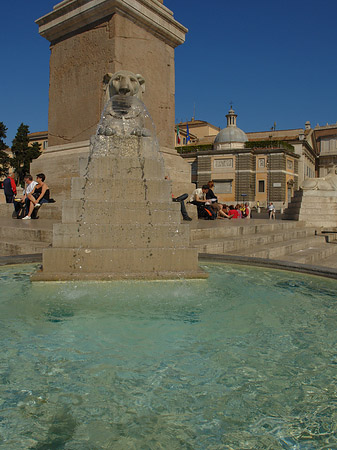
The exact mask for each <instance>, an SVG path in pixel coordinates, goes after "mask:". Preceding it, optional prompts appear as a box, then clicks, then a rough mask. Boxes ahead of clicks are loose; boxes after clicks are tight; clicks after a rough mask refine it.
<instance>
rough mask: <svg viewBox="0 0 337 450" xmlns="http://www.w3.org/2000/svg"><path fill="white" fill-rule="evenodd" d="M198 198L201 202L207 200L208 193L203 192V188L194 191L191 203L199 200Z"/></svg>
mask: <svg viewBox="0 0 337 450" xmlns="http://www.w3.org/2000/svg"><path fill="white" fill-rule="evenodd" d="M197 197H198V199H200V200H206V193H205V192H202V189H201V188H198V189H194V191H193V194H192V197H191V201H193V200H197Z"/></svg>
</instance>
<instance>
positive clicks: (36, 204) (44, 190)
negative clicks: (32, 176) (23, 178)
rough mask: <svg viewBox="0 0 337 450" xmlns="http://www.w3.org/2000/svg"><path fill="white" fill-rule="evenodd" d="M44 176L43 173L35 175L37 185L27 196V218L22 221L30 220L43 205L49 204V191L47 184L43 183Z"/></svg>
mask: <svg viewBox="0 0 337 450" xmlns="http://www.w3.org/2000/svg"><path fill="white" fill-rule="evenodd" d="M45 179H46V176H45V174H44V173H39V174H37V175H36V181H37V185H36V186H35V187H34V189H33V191H32V192H31V193H30V194H29V195H28V198H29V200H30V205H29V211H28V214H27V216H25V217H24V218H23V219H22V220H27V219H31V218H32V216H33V217H34V216H35V215H36V211H37V210H38V209H39V208H40V206H41V205H43V203H49V197H50V191H49V187H48V186H47V184H46V183H45V182H44V180H45Z"/></svg>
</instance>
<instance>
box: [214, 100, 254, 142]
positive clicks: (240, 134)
mask: <svg viewBox="0 0 337 450" xmlns="http://www.w3.org/2000/svg"><path fill="white" fill-rule="evenodd" d="M226 117H227V127H226V128H223V129H222V130H221V131H220V133H218V135H217V137H216V138H215V140H214V144H222V143H229V142H241V143H242V142H247V141H248V138H247V135H246V133H245V132H244V131H242V130H241V129H240V128H238V127H237V126H236V118H237V114H235V111H234V110H233V108H232V107H231V109H230V110H229V111H228V114H226Z"/></svg>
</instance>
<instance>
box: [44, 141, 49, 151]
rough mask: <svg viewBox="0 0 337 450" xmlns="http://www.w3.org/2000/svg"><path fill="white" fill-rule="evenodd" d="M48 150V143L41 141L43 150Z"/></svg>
mask: <svg viewBox="0 0 337 450" xmlns="http://www.w3.org/2000/svg"><path fill="white" fill-rule="evenodd" d="M46 148H48V141H43V150H46Z"/></svg>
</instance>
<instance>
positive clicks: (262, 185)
mask: <svg viewBox="0 0 337 450" xmlns="http://www.w3.org/2000/svg"><path fill="white" fill-rule="evenodd" d="M259 192H264V180H259Z"/></svg>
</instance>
